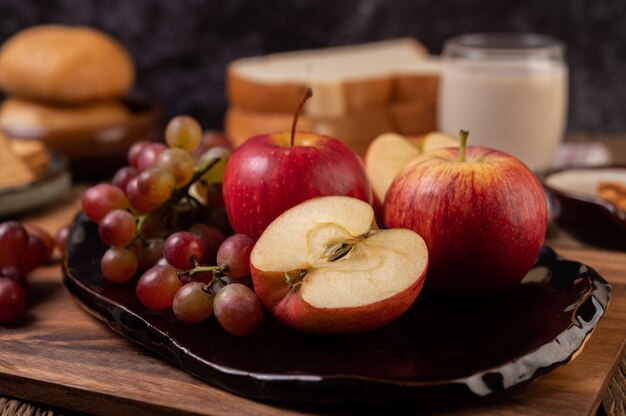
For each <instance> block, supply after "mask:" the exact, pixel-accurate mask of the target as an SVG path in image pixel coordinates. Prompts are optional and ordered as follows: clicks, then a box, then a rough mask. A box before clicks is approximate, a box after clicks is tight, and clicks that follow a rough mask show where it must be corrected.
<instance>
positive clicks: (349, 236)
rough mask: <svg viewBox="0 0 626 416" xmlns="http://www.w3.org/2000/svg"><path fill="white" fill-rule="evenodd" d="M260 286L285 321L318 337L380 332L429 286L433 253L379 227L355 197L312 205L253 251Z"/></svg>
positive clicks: (280, 221)
mask: <svg viewBox="0 0 626 416" xmlns="http://www.w3.org/2000/svg"><path fill="white" fill-rule="evenodd" d="M250 268H251V271H252V281H253V283H254V289H255V292H256V294H257V296H258V297H259V299H260V300H261V302H262V303H263V305H264V306H265V307H266V308H267V309H268V310H269V311H270V313H271V314H272V315H273V316H274V317H275V318H276V319H277V320H278V321H280V322H281V323H283V324H285V325H287V326H289V327H291V328H293V329H296V330H299V331H303V332H308V333H314V334H349V333H358V332H364V331H369V330H372V329H376V328H379V327H381V326H384V325H386V324H388V323H389V322H391V321H393V320H394V319H396V318H398V317H399V316H400V315H402V314H403V313H404V312H405V311H406V310H407V309H408V308H409V307H410V306H411V305H412V304H413V302H414V301H415V299H416V298H417V295H418V294H419V292H420V291H421V289H422V287H423V285H424V279H425V276H426V271H427V268H428V251H427V248H426V244H425V242H424V240H423V239H422V238H421V237H420V236H419V235H418V234H417V233H415V232H413V231H411V230H406V229H390V230H379V229H378V228H377V227H376V223H375V221H374V210H373V209H372V207H371V206H370V205H369V204H367V203H365V202H363V201H361V200H358V199H356V198H350V197H344V196H327V197H319V198H315V199H311V200H308V201H306V202H303V203H302V204H299V205H297V206H295V207H293V208H291V209H289V210H287V211H285V212H284V213H283V214H282V215H280V216H279V217H278V218H276V219H275V220H274V221H273V222H272V223H271V224H270V225H269V226H268V227H267V229H266V230H265V231H264V232H263V234H262V235H261V237H260V238H259V240H258V241H257V243H256V244H255V246H254V249H253V250H252V254H251V256H250Z"/></svg>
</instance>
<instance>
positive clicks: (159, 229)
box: [139, 214, 167, 240]
mask: <svg viewBox="0 0 626 416" xmlns="http://www.w3.org/2000/svg"><path fill="white" fill-rule="evenodd" d="M166 225H167V218H166V217H165V216H164V215H158V214H151V215H148V216H147V217H146V218H145V219H144V220H143V222H142V223H141V230H139V232H140V234H141V237H142V238H143V239H146V240H149V239H151V238H160V237H161V236H162V235H163V233H164V232H166V230H165V227H166Z"/></svg>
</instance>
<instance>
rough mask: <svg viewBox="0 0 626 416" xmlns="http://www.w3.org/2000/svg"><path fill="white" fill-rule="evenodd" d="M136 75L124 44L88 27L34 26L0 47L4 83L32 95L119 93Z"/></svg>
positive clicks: (82, 98)
mask: <svg viewBox="0 0 626 416" xmlns="http://www.w3.org/2000/svg"><path fill="white" fill-rule="evenodd" d="M134 78H135V69H134V66H133V63H132V61H131V58H130V56H129V55H128V53H127V52H126V51H125V50H124V48H123V47H122V45H121V44H120V43H119V42H117V41H116V40H115V39H113V38H112V37H110V36H109V35H107V34H105V33H103V32H100V31H98V30H96V29H92V28H88V27H68V26H60V25H43V26H35V27H32V28H28V29H25V30H23V31H21V32H19V33H17V34H16V35H14V36H13V37H11V38H10V39H9V40H7V41H6V42H5V43H4V45H3V46H2V48H0V88H2V89H3V90H4V91H6V92H7V93H9V94H12V95H17V96H20V97H27V98H30V99H33V100H41V101H47V102H57V103H66V104H68V103H70V104H76V103H82V102H86V101H91V100H99V99H105V98H113V97H119V96H122V95H123V94H125V93H126V92H127V91H128V89H129V88H130V87H131V85H132V84H133V82H134Z"/></svg>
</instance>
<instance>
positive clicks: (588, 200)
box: [543, 166, 626, 250]
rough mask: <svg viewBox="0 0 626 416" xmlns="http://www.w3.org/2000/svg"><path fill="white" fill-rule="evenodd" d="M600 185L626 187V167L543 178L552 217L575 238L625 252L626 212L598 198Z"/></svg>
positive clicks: (584, 169) (570, 171)
mask: <svg viewBox="0 0 626 416" xmlns="http://www.w3.org/2000/svg"><path fill="white" fill-rule="evenodd" d="M600 182H618V183H622V184H626V167H623V166H609V167H606V166H603V167H581V168H567V169H561V170H557V171H553V172H550V173H548V174H547V175H546V176H545V177H544V178H543V185H544V188H545V189H546V190H547V192H548V197H549V199H548V200H549V202H550V212H551V217H552V218H553V219H554V220H555V221H556V222H557V223H558V224H559V225H560V226H561V227H563V228H564V229H566V230H567V231H568V232H569V233H570V234H572V235H573V236H574V237H576V238H578V239H580V240H582V241H586V242H588V243H590V244H594V245H597V246H601V247H607V248H613V249H620V250H626V212H625V211H622V210H620V209H618V208H617V207H616V206H615V205H613V204H611V203H610V202H608V201H605V200H604V199H602V198H600V197H598V195H597V190H598V184H599V183H600Z"/></svg>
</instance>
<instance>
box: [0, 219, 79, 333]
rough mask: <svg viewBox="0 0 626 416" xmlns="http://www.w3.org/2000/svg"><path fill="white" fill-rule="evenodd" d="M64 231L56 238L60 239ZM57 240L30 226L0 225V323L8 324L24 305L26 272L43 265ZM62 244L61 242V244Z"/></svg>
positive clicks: (65, 234)
mask: <svg viewBox="0 0 626 416" xmlns="http://www.w3.org/2000/svg"><path fill="white" fill-rule="evenodd" d="M66 236H67V229H63V230H62V232H60V233H59V235H58V236H57V238H58V239H59V240H64V239H65V237H66ZM56 243H57V241H56V240H55V239H54V238H52V237H51V236H50V234H48V233H47V232H46V231H44V230H42V229H41V228H39V227H36V226H34V225H29V226H24V225H22V224H21V223H19V222H17V221H6V222H3V223H0V323H2V322H12V321H14V320H16V319H17V317H18V316H19V315H20V314H21V313H22V311H23V310H24V307H25V306H26V290H27V288H28V280H27V276H28V273H30V272H31V271H33V270H35V269H36V268H37V267H39V266H41V265H43V264H45V263H47V262H48V261H49V260H50V257H52V251H53V250H54V247H55V244H56ZM61 244H63V242H61Z"/></svg>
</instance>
